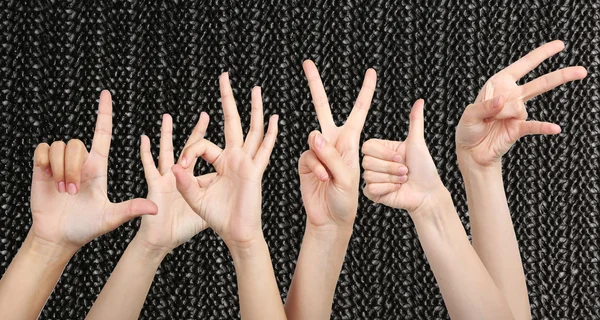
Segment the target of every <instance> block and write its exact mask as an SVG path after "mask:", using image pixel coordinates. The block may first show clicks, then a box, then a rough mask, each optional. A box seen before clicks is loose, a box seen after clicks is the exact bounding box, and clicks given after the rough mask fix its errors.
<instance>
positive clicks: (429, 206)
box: [408, 186, 454, 223]
mask: <svg viewBox="0 0 600 320" xmlns="http://www.w3.org/2000/svg"><path fill="white" fill-rule="evenodd" d="M448 205H451V206H454V204H453V202H452V197H451V195H450V192H449V191H448V189H446V188H445V187H444V186H441V187H439V188H437V189H436V190H433V191H432V192H430V193H428V194H427V195H426V196H425V198H424V199H423V201H422V202H421V204H420V205H419V206H418V207H417V208H415V209H414V210H412V211H409V212H408V214H409V215H410V217H411V219H412V220H413V221H414V222H415V223H417V221H420V220H424V219H425V220H434V221H435V220H437V218H438V217H437V215H438V214H439V213H440V212H441V211H440V210H439V208H442V207H444V206H448Z"/></svg>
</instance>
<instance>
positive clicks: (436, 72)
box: [0, 0, 600, 319]
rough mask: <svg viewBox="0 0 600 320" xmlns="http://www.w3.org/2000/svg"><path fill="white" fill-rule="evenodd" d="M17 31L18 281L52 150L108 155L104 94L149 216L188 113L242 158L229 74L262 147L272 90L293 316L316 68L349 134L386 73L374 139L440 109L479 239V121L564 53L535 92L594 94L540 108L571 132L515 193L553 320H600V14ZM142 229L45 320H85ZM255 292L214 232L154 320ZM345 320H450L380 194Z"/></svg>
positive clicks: (358, 13)
mask: <svg viewBox="0 0 600 320" xmlns="http://www.w3.org/2000/svg"><path fill="white" fill-rule="evenodd" d="M0 30H1V32H0V43H1V46H0V85H1V86H0V102H1V103H0V195H1V196H0V210H1V213H0V273H3V272H4V271H5V270H6V268H7V267H8V265H9V263H10V261H11V260H12V258H13V257H14V256H15V254H16V252H17V251H18V249H19V247H20V245H21V243H22V241H23V240H24V238H25V236H26V234H27V232H28V230H29V226H30V225H31V215H30V212H29V185H30V182H31V170H32V161H31V160H32V156H33V151H34V149H35V146H36V145H37V144H38V143H40V142H52V141H54V140H65V141H66V140H68V139H70V138H80V139H82V140H83V141H84V142H85V143H86V144H87V145H88V147H89V146H90V143H91V138H92V134H93V129H94V121H95V113H96V108H97V100H98V97H99V93H100V91H101V90H102V89H109V90H111V92H112V94H113V99H114V129H113V134H114V138H113V144H112V149H111V154H110V164H109V197H110V198H111V199H112V200H114V201H122V200H126V199H129V198H132V197H140V196H142V197H143V196H145V194H146V184H145V181H144V179H143V172H142V166H141V163H140V160H139V153H138V145H139V137H140V135H141V134H147V135H149V136H150V137H151V139H152V143H153V146H154V149H153V152H154V154H155V156H157V154H158V152H157V151H158V150H157V148H156V146H157V145H158V137H159V131H160V130H159V129H160V128H159V126H160V119H161V117H160V115H161V114H162V113H165V112H168V113H170V114H171V115H173V117H174V122H175V134H176V136H175V146H176V148H180V147H181V146H183V143H184V141H185V139H186V137H187V134H188V133H189V132H190V131H191V129H192V127H193V126H194V124H195V122H196V120H197V119H198V115H199V113H200V111H207V112H208V113H209V114H210V116H211V119H212V122H211V125H210V127H209V132H208V135H207V138H209V139H211V140H212V141H214V142H216V143H219V144H221V145H222V143H223V140H224V139H223V134H222V120H223V117H222V112H221V110H220V103H219V93H218V82H217V77H218V75H219V74H220V73H221V72H223V71H229V72H230V76H231V79H232V85H233V87H234V93H235V95H236V98H237V101H238V107H239V110H240V113H241V115H242V120H243V123H244V128H245V129H247V128H248V125H249V118H250V114H249V111H250V108H249V106H250V89H251V88H252V87H253V86H254V85H261V86H262V87H263V93H264V103H265V113H266V114H267V115H268V114H273V113H278V114H280V117H281V123H280V135H279V138H278V141H277V145H276V147H275V150H274V152H273V155H272V157H271V164H270V166H269V168H268V169H267V171H266V173H265V176H264V192H263V209H264V210H263V216H262V217H263V225H264V234H265V237H266V239H267V241H268V244H269V246H270V250H271V256H272V260H273V264H274V267H275V272H276V277H277V281H278V283H279V286H280V290H281V296H282V299H285V297H286V295H287V290H288V288H289V285H290V283H291V279H292V275H293V271H294V267H295V261H296V258H297V256H298V252H299V248H300V244H301V240H302V234H303V231H304V220H305V215H304V212H303V208H302V202H301V196H300V188H299V181H298V177H297V172H296V167H297V160H298V157H299V155H300V154H301V152H302V151H303V150H305V149H307V143H306V140H307V136H308V134H309V132H310V131H312V130H314V129H318V123H317V120H316V114H315V112H314V108H313V105H312V103H311V97H310V92H309V88H308V85H307V83H306V80H305V78H304V75H303V73H302V69H301V63H302V61H303V60H304V59H308V58H310V59H313V60H314V61H315V62H316V64H317V66H318V67H319V69H320V71H321V75H322V77H323V80H324V84H325V86H326V90H327V92H328V95H329V98H330V101H331V104H332V108H333V113H334V115H335V118H336V120H337V121H338V123H341V122H342V121H344V119H345V118H346V117H347V115H348V114H349V112H350V109H351V107H352V104H353V102H354V99H355V98H356V96H357V94H358V91H359V88H360V85H361V83H362V77H363V75H364V72H365V71H366V69H367V68H368V67H374V68H375V69H376V70H377V72H378V76H379V79H378V84H377V91H376V94H375V99H374V101H373V105H372V107H371V112H370V115H369V117H368V119H367V122H366V126H365V129H364V134H363V137H364V139H368V138H373V137H377V138H387V139H402V138H404V137H405V135H406V133H407V130H408V112H409V109H410V107H411V105H412V102H413V101H414V100H416V99H417V98H424V99H425V100H426V109H425V116H426V139H427V142H428V144H429V148H430V150H431V153H432V155H433V158H434V160H435V162H436V164H437V166H438V169H439V172H440V175H441V177H442V179H443V181H444V183H445V184H446V186H447V187H448V188H449V190H450V191H451V192H452V194H453V197H454V201H455V205H456V207H457V210H458V212H459V215H460V218H461V220H462V222H463V224H464V225H465V228H466V230H467V232H469V219H468V213H467V206H466V197H465V193H464V190H463V184H462V180H461V176H460V173H459V171H458V167H457V164H456V156H455V153H454V129H455V126H456V125H457V123H458V120H459V118H460V115H461V113H462V111H463V109H464V107H465V106H466V105H467V104H469V103H470V102H472V101H473V100H474V99H475V97H476V95H477V93H478V90H479V88H480V87H481V86H482V85H483V84H484V82H485V80H486V79H487V78H488V77H490V76H491V75H493V74H494V73H495V72H497V71H499V70H501V69H502V68H504V67H506V66H507V65H508V64H509V63H510V62H512V61H515V60H516V59H518V58H519V57H521V56H522V55H524V54H525V53H527V52H528V51H530V50H532V49H534V48H536V47H537V46H539V45H541V44H543V43H544V42H547V41H550V40H553V39H561V40H564V41H565V42H566V44H567V46H566V49H565V51H564V52H563V53H561V54H559V55H557V56H555V57H553V58H551V59H550V60H549V61H547V62H546V63H544V64H542V65H541V66H540V67H539V68H537V69H536V70H535V71H533V72H532V73H530V74H529V75H528V76H526V78H524V79H523V81H528V80H531V79H534V78H535V77H537V76H540V75H542V74H544V73H547V72H550V71H552V70H556V69H558V68H561V67H566V66H569V65H583V66H585V67H587V68H588V71H589V76H588V77H587V78H586V79H584V80H583V81H579V82H575V83H570V84H567V85H565V86H562V87H560V88H558V89H556V90H554V91H552V92H550V93H547V94H544V95H543V96H541V97H539V98H537V99H535V100H534V101H531V102H530V103H528V111H529V114H530V117H531V118H534V119H541V120H546V121H552V122H556V123H558V124H559V125H561V127H562V128H563V133H562V134H560V135H558V136H554V137H533V136H532V137H527V138H524V139H522V140H521V141H520V142H519V143H517V145H516V146H515V147H513V148H512V149H511V151H510V152H509V154H507V155H506V156H505V157H504V178H505V185H506V192H507V196H508V201H509V205H510V209H511V213H512V215H513V219H514V223H515V228H516V233H517V237H518V240H519V244H520V249H521V254H522V258H523V263H524V266H525V272H526V276H527V285H528V289H529V297H530V300H531V308H532V313H533V316H534V318H535V319H600V274H599V272H600V265H599V264H600V252H599V245H598V243H599V235H600V216H599V209H598V208H599V201H598V200H599V192H600V181H599V178H598V177H599V172H600V160H599V156H600V149H599V147H600V144H599V142H600V83H599V67H600V58H599V57H600V3H598V1H595V0H594V1H592V0H590V1H585V0H582V1H579V0H558V1H549V0H531V1H516V0H501V1H496V4H494V5H493V6H481V5H480V4H476V3H468V2H466V1H416V0H408V1H380V0H377V1H359V0H338V1H282V2H281V3H278V2H277V1H255V2H253V3H251V4H248V3H244V4H242V3H241V2H232V1H189V2H188V1H183V0H172V1H156V2H154V1H152V2H151V1H136V0H128V1H117V0H103V1H93V2H92V1H90V2H88V1H75V0H70V1H57V0H56V1H55V0H46V1H41V0H37V1H18V0H3V1H2V2H1V3H0ZM198 170H200V171H206V170H210V169H209V168H208V166H207V165H206V164H203V165H202V166H199V168H198ZM138 226H139V221H131V222H129V223H127V224H125V225H123V226H122V227H120V228H118V229H117V230H115V231H114V232H111V233H109V234H107V235H105V236H102V237H100V238H98V239H96V240H94V241H93V242H91V243H89V244H88V245H86V246H85V247H83V248H82V249H81V250H80V251H79V252H78V253H77V254H76V255H75V257H74V258H73V259H72V260H71V262H70V263H69V265H68V266H67V268H66V270H65V272H64V274H63V276H62V278H61V279H60V282H59V284H58V285H57V287H56V289H55V291H54V293H53V294H52V296H51V297H50V299H49V300H48V303H47V305H46V307H45V308H44V311H43V312H42V315H41V319H83V318H84V317H85V315H86V313H87V312H88V310H89V309H90V307H91V306H92V303H93V302H94V300H95V298H96V296H97V295H98V294H99V292H100V290H101V289H102V286H103V285H104V283H105V282H106V280H107V279H108V277H109V276H110V274H111V272H112V270H113V269H114V267H115V265H116V263H117V262H118V260H119V257H120V256H121V254H122V253H123V251H124V249H125V248H126V246H127V244H128V242H129V241H130V240H131V239H132V238H133V236H134V235H135V232H136V230H137V228H138ZM235 279H236V276H235V272H234V268H233V264H232V261H231V257H230V255H229V253H228V250H227V248H226V247H225V246H224V244H223V242H222V241H221V240H220V239H219V238H218V237H217V236H216V234H215V233H214V232H212V231H210V230H206V231H204V232H202V233H201V234H199V235H198V236H196V237H195V238H194V239H193V240H192V241H190V242H188V243H186V244H185V245H183V246H181V247H179V248H177V249H176V250H175V251H174V252H173V253H172V254H170V255H168V256H167V257H166V259H165V260H164V262H163V263H162V265H161V267H160V269H159V272H158V273H157V275H156V277H155V280H154V284H153V285H152V288H151V289H150V293H149V294H148V298H147V300H146V304H145V306H144V309H143V310H142V313H141V318H142V319H232V318H233V319H235V318H238V317H239V306H238V298H237V288H236V281H235ZM332 318H333V319H447V318H448V314H447V312H446V310H445V307H444V305H443V301H442V298H441V294H440V292H439V289H438V288H437V286H436V283H435V279H434V277H433V274H432V272H431V271H430V268H429V265H428V264H427V261H426V259H425V256H424V254H423V251H422V250H421V247H420V245H419V242H418V238H417V236H416V233H415V230H414V227H413V224H412V222H411V221H410V218H409V217H408V215H407V214H406V213H405V212H403V211H400V210H392V209H389V208H386V207H384V206H377V205H374V204H373V203H371V202H369V201H368V200H367V199H366V198H365V197H364V196H362V195H361V197H360V206H359V212H358V215H357V219H356V224H355V228H354V235H353V237H352V240H351V243H350V246H349V249H348V253H347V255H346V262H345V264H344V267H343V271H342V274H341V276H340V280H339V283H338V287H337V292H336V296H335V301H334V305H333V314H332Z"/></svg>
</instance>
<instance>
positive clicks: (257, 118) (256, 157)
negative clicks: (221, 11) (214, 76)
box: [172, 73, 286, 319]
mask: <svg viewBox="0 0 600 320" xmlns="http://www.w3.org/2000/svg"><path fill="white" fill-rule="evenodd" d="M219 82H220V89H221V100H222V106H223V115H224V118H225V128H224V129H225V149H221V148H219V147H218V146H216V145H215V144H213V143H211V142H210V141H208V140H200V141H197V142H195V143H193V144H191V145H189V146H188V147H186V148H185V149H184V150H183V152H182V156H181V158H180V159H179V161H178V163H177V164H176V165H175V166H173V168H172V172H173V173H174V175H175V178H176V181H177V183H176V185H177V190H179V192H180V193H181V195H182V196H183V198H184V199H185V200H186V202H187V203H188V204H189V206H190V207H191V208H192V210H194V212H196V213H197V214H198V215H199V216H200V217H201V218H202V219H203V220H204V221H206V223H207V225H208V226H209V227H210V228H212V229H213V230H214V231H215V232H216V233H217V234H218V235H219V236H220V237H221V238H222V239H223V240H224V241H225V244H226V245H227V247H228V248H229V251H230V252H231V255H232V257H233V263H234V266H235V270H236V274H237V281H238V293H239V298H240V311H241V316H242V318H243V319H285V318H286V316H285V312H284V309H283V304H282V301H281V298H280V294H279V289H278V287H277V282H276V280H275V276H274V272H273V265H272V264H271V257H270V254H269V250H268V247H267V244H266V242H265V239H264V236H263V233H262V226H261V218H260V216H261V207H262V206H261V199H262V195H261V185H262V176H263V173H264V171H265V169H266V167H267V165H268V163H269V157H270V155H271V152H272V150H273V146H274V145H275V140H276V138H277V121H278V117H277V115H274V116H272V117H271V118H270V120H269V125H268V129H267V133H266V134H265V133H264V125H263V115H262V99H261V94H260V88H259V87H255V88H254V89H253V90H252V115H251V124H250V130H249V132H248V135H247V136H246V139H245V140H244V136H243V132H242V126H241V120H240V116H239V114H238V111H237V107H236V104H235V100H234V97H233V92H232V89H231V85H230V83H229V76H228V74H227V73H224V74H222V75H221V77H220V78H219ZM198 157H201V158H203V159H204V160H206V161H207V162H209V163H211V164H212V165H213V167H214V168H215V171H216V175H215V176H214V177H213V179H212V181H210V183H208V184H204V183H203V182H202V181H201V179H199V178H198V177H195V176H194V174H193V173H192V172H191V171H190V170H189V168H191V167H192V164H193V162H194V160H195V159H196V158H198Z"/></svg>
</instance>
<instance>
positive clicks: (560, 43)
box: [552, 40, 565, 51]
mask: <svg viewBox="0 0 600 320" xmlns="http://www.w3.org/2000/svg"><path fill="white" fill-rule="evenodd" d="M552 43H553V45H555V46H556V48H557V49H558V51H562V50H563V49H564V48H565V42H564V41H562V40H554V41H552Z"/></svg>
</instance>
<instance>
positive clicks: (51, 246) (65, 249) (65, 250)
mask: <svg viewBox="0 0 600 320" xmlns="http://www.w3.org/2000/svg"><path fill="white" fill-rule="evenodd" d="M32 229H33V228H32ZM22 249H23V250H24V252H25V253H26V255H27V256H28V257H30V258H32V259H34V260H35V261H36V262H37V263H42V264H45V265H50V264H64V265H66V264H67V263H68V262H69V260H71V258H72V257H73V255H75V253H76V252H77V250H79V248H78V247H72V246H64V245H61V244H57V243H54V242H52V241H48V240H45V239H43V238H40V237H38V236H36V235H35V234H34V233H33V232H32V231H31V230H30V231H29V233H28V234H27V237H26V238H25V241H24V242H23V245H22Z"/></svg>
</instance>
